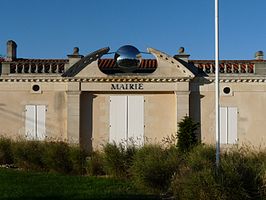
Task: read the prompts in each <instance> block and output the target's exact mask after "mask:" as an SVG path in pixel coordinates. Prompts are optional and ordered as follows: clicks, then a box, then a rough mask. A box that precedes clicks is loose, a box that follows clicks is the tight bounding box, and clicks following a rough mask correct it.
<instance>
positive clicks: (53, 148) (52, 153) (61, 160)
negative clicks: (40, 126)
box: [43, 142, 73, 173]
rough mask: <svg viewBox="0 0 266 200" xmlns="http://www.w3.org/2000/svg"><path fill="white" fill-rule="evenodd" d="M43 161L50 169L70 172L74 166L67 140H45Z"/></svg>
mask: <svg viewBox="0 0 266 200" xmlns="http://www.w3.org/2000/svg"><path fill="white" fill-rule="evenodd" d="M43 162H44V164H45V166H46V168H47V169H48V170H49V171H54V172H59V173H70V172H71V171H72V170H73V166H72V162H71V160H70V147H69V145H68V144H67V143H65V142H45V150H44V152H43Z"/></svg>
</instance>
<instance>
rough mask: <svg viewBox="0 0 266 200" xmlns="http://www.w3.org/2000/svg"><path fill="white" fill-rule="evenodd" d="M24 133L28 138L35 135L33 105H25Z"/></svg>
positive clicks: (34, 111) (32, 137) (34, 110)
mask: <svg viewBox="0 0 266 200" xmlns="http://www.w3.org/2000/svg"><path fill="white" fill-rule="evenodd" d="M25 134H26V138H28V139H34V138H35V137H36V109H35V106H34V105H26V113H25Z"/></svg>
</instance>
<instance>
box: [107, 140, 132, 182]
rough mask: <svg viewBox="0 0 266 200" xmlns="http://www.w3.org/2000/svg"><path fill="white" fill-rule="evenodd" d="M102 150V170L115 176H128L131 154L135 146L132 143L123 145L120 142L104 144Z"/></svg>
mask: <svg viewBox="0 0 266 200" xmlns="http://www.w3.org/2000/svg"><path fill="white" fill-rule="evenodd" d="M103 152H104V170H105V172H106V174H108V175H112V176H115V177H120V178H124V177H129V176H130V170H129V169H130V166H131V165H132V160H133V156H134V155H135V152H136V148H135V146H134V145H129V146H127V147H126V146H124V145H122V144H119V145H117V144H115V143H113V144H110V143H108V144H106V145H105V146H104V148H103Z"/></svg>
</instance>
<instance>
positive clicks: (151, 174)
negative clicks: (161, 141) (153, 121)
mask: <svg viewBox="0 0 266 200" xmlns="http://www.w3.org/2000/svg"><path fill="white" fill-rule="evenodd" d="M180 160H181V158H180V157H179V155H178V152H177V149H176V148H169V149H164V148H162V147H161V146H160V145H146V146H144V147H143V148H141V149H139V150H138V151H137V153H136V155H135V156H134V160H133V165H132V167H131V171H132V178H133V181H134V182H135V184H136V185H137V186H139V187H142V188H144V189H148V190H151V191H152V192H161V191H165V190H167V188H168V186H169V184H170V181H171V179H172V177H173V175H174V173H175V172H176V170H177V169H178V166H179V163H180Z"/></svg>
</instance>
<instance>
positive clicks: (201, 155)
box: [171, 145, 265, 200]
mask: <svg viewBox="0 0 266 200" xmlns="http://www.w3.org/2000/svg"><path fill="white" fill-rule="evenodd" d="M257 155H258V154H254V153H246V152H244V151H241V150H239V149H238V150H230V151H228V152H227V153H224V154H222V155H221V162H220V168H219V170H216V168H215V149H214V147H209V146H202V145H201V146H197V147H196V148H194V149H193V150H192V151H190V152H189V154H187V156H186V157H185V160H184V163H183V165H182V166H181V167H180V168H179V170H178V173H177V174H176V175H175V178H174V180H173V182H172V184H171V190H172V192H173V194H174V196H175V197H176V198H177V199H192V200H193V199H199V200H201V199H202V200H206V199H207V200H208V199H209V200H211V199H217V200H229V199H230V200H234V199H235V200H238V199H241V200H242V199H243V200H245V199H263V196H264V195H265V193H264V191H263V184H264V183H263V173H262V172H263V165H262V164H261V163H262V162H260V161H259V160H258V156H257ZM264 197H265V196H264Z"/></svg>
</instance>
